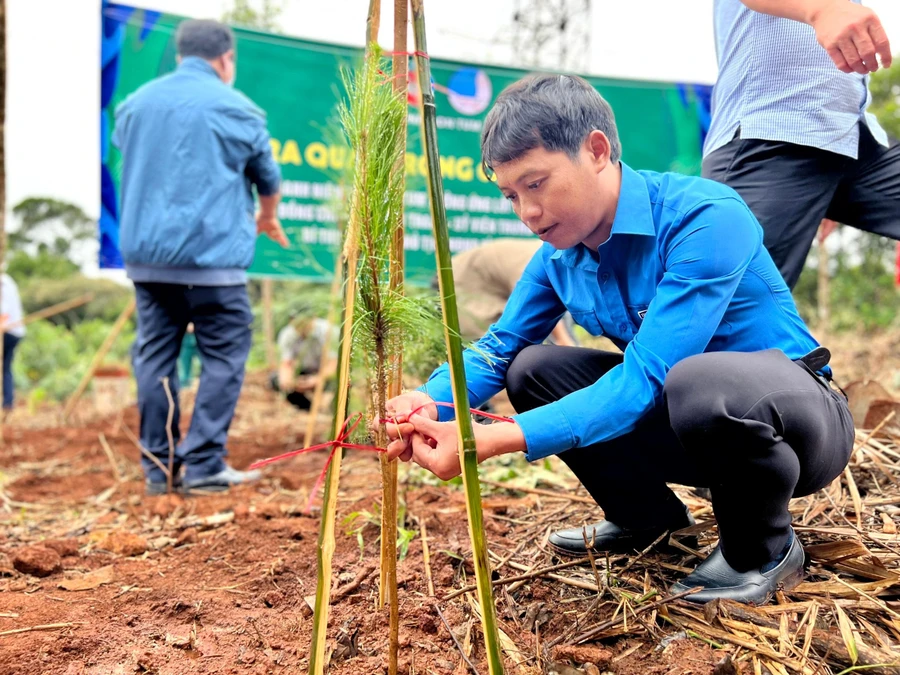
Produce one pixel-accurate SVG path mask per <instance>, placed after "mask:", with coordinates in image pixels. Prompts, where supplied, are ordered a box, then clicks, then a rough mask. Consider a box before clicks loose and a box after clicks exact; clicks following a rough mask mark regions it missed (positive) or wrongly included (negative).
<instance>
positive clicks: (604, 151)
mask: <svg viewBox="0 0 900 675" xmlns="http://www.w3.org/2000/svg"><path fill="white" fill-rule="evenodd" d="M584 145H585V150H587V153H588V156H589V160H590V163H591V166H593V167H594V168H595V169H596V171H597V173H599V172H601V171H603V169H605V168H606V167H607V165H608V164H609V153H610V152H611V150H612V147H611V146H610V144H609V138H607V136H606V134H604V133H603V132H602V131H600V130H599V129H594V130H593V131H592V132H591V133H589V134H588V137H587V138H586V139H585V141H584Z"/></svg>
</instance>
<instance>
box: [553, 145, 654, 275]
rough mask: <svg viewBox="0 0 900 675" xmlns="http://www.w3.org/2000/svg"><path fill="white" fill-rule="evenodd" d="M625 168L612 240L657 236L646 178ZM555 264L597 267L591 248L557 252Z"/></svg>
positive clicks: (627, 167)
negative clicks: (626, 235) (626, 237)
mask: <svg viewBox="0 0 900 675" xmlns="http://www.w3.org/2000/svg"><path fill="white" fill-rule="evenodd" d="M619 166H621V168H622V185H621V187H620V189H619V203H618V204H617V205H616V217H615V219H614V220H613V224H612V228H611V230H610V234H609V239H607V240H606V242H604V243H603V244H600V246H601V247H603V246H604V245H605V244H606V243H608V242H609V241H612V238H613V237H615V236H618V235H621V234H632V235H638V236H656V224H655V223H654V222H653V211H652V209H651V207H650V191H649V190H648V189H647V182H646V181H645V180H644V178H643V177H642V176H641V175H640V174H639V173H638V172H637V171H635V170H634V169H632V168H631V167H630V166H628V165H627V164H625V162H620V163H619ZM550 258H551V259H553V260H559V261H560V262H562V263H563V264H564V265H568V266H569V267H584V266H585V265H586V264H589V263H592V265H589V266H593V267H596V266H597V263H596V262H595V261H593V256H591V254H590V252H589V251H588V249H587V247H586V246H585V245H584V244H578V245H577V246H573V247H572V248H569V249H565V250H562V251H556V252H555V253H554V254H553V255H551V256H550Z"/></svg>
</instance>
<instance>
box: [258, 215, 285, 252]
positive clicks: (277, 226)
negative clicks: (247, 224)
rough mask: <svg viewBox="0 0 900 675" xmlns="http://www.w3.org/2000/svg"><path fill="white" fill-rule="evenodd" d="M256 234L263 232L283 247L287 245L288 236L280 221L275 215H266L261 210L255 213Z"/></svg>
mask: <svg viewBox="0 0 900 675" xmlns="http://www.w3.org/2000/svg"><path fill="white" fill-rule="evenodd" d="M256 234H265V235H267V236H268V237H269V239H271V240H272V241H274V242H275V243H276V244H280V245H281V246H282V247H283V248H287V247H288V238H287V235H286V234H285V233H284V230H283V229H282V228H281V222H280V221H279V220H278V218H276V217H275V216H268V215H266V214H264V213H263V212H262V211H260V212H259V213H257V214H256Z"/></svg>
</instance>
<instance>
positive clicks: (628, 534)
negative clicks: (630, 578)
mask: <svg viewBox="0 0 900 675" xmlns="http://www.w3.org/2000/svg"><path fill="white" fill-rule="evenodd" d="M694 523H695V521H694V518H693V516H691V514H690V512H689V511H688V510H687V508H686V507H685V509H684V513H683V514H682V515H681V516H680V517H678V518H676V519H675V521H674V522H671V523H668V524H665V525H657V526H654V527H648V528H642V529H628V528H624V527H619V526H618V525H616V524H615V523H612V522H610V521H608V520H601V521H600V522H599V523H594V524H593V525H587V526H586V527H583V528H582V527H571V528H569V529H567V530H559V531H558V532H554V533H553V534H551V535H550V538H549V539H548V540H547V543H548V544H549V545H550V548H552V549H553V550H554V551H555V552H556V553H558V554H560V555H563V556H573V557H581V556H584V555H586V554H587V546H586V545H585V543H584V540H585V536H586V537H587V540H588V543H589V544H591V551H601V552H602V551H609V552H610V553H633V552H635V551H643V550H644V549H645V548H647V547H648V546H650V544H652V543H653V542H654V541H656V540H657V539H659V537H660V536H662V535H663V534H664V533H665V532H674V531H675V530H680V529H682V528H685V527H689V526H691V525H694ZM686 543H687V544H688V545H691V542H686ZM694 546H696V543H694ZM656 548H657V549H659V550H666V549H668V548H669V546H668V538H667V537H665V538H663V539H662V540H661V541H660V542H659V543H658V544H657V545H656Z"/></svg>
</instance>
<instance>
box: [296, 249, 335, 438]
mask: <svg viewBox="0 0 900 675" xmlns="http://www.w3.org/2000/svg"><path fill="white" fill-rule="evenodd" d="M342 264H343V263H342V262H341V257H340V256H338V260H337V264H336V265H335V270H334V279H333V280H332V282H331V295H330V296H329V297H331V298H336V297H338V295H339V294H340V292H341V268H342ZM329 304H330V306H329V308H328V317H327V321H328V331H327V333H326V335H325V346H324V347H323V348H322V355H321V357H320V358H319V379H318V380H317V381H316V386H315V388H314V389H313V397H312V403H310V406H309V413H308V417H307V418H306V432H305V433H304V434H303V447H305V448H308V447H309V446H310V445H312V444H313V435H314V434H315V433H316V422H318V421H319V411H320V410H321V409H322V398H323V396H324V395H325V384H326V380H327V379H330V378H325V377H323V375H322V374H323V373H324V372H325V365H326V364H327V363H328V362H329V361H330V360H331V349H329V347H330V345H331V340H332V339H333V336H334V320H335V313H336V305H335V303H334V302H332V303H329Z"/></svg>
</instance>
